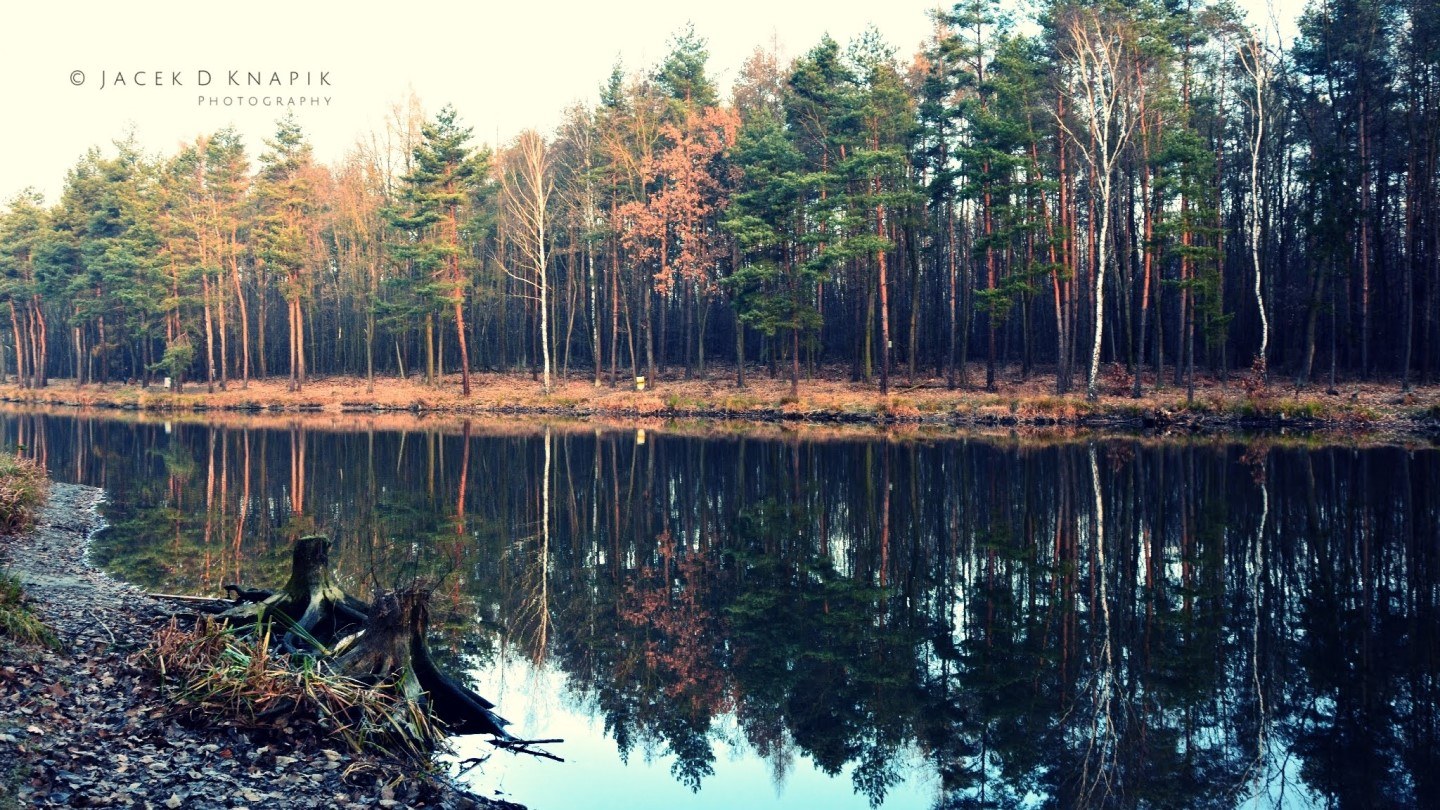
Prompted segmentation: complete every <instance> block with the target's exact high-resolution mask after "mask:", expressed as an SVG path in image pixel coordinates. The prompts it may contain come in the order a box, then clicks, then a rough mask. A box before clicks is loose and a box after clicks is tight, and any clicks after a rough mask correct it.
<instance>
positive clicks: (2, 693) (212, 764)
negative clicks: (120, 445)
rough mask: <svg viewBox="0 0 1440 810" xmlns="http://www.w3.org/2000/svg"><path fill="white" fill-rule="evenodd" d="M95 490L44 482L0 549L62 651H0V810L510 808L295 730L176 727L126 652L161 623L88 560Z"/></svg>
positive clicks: (132, 590)
mask: <svg viewBox="0 0 1440 810" xmlns="http://www.w3.org/2000/svg"><path fill="white" fill-rule="evenodd" d="M103 498H104V493H103V491H102V490H99V489H96V488H94V487H87V486H80V485H76V484H58V483H52V484H51V488H50V495H49V498H48V499H47V501H46V504H45V506H44V507H43V509H42V510H41V513H40V520H39V522H38V523H37V525H36V527H35V528H34V529H33V530H31V531H29V532H25V533H21V534H17V535H11V536H8V537H3V538H0V564H3V567H4V568H6V569H7V570H8V571H9V573H11V574H12V575H14V576H16V577H17V578H18V579H19V580H20V581H21V582H22V583H23V585H24V587H25V590H26V593H27V595H28V598H29V600H30V603H31V607H32V609H33V610H34V611H35V613H36V614H38V615H39V616H40V617H41V619H42V620H44V621H45V623H46V624H47V625H48V626H49V627H50V628H51V629H53V630H54V632H55V635H56V636H57V638H58V639H59V648H58V650H44V649H35V648H22V647H16V646H14V645H12V644H10V643H9V641H8V640H4V645H3V646H0V654H3V666H0V806H11V805H8V804H5V803H6V802H13V803H14V806H19V807H65V806H127V807H128V806H153V807H182V806H183V807H187V808H191V807H204V808H209V807H214V808H235V807H277V808H313V807H347V808H348V807H356V808H359V807H375V806H380V807H405V806H411V805H423V806H435V807H445V808H455V809H456V810H460V809H461V808H477V807H493V808H518V807H519V806H518V805H514V804H508V803H496V802H492V801H490V800H487V799H484V798H481V797H479V796H475V795H472V794H468V793H464V792H462V791H460V790H459V789H457V788H456V787H455V786H454V785H452V784H450V783H449V781H448V779H446V778H444V777H443V776H442V777H429V776H423V775H420V776H416V775H409V774H405V773H403V772H402V771H400V770H399V769H398V768H397V767H396V766H395V764H393V763H389V762H386V761H382V760H378V759H376V758H374V757H369V756H366V755H357V754H352V753H351V752H349V751H346V750H344V746H343V745H342V744H340V743H339V741H337V740H330V739H318V740H317V739H314V738H312V737H308V736H307V735H306V733H305V731H304V730H303V729H301V730H300V731H299V733H293V732H292V730H291V729H289V728H287V729H283V730H273V731H272V730H268V729H267V730H261V731H252V730H245V729H242V728H239V727H237V726H236V725H234V724H232V723H231V722H229V721H228V720H225V719H223V718H216V719H215V722H213V723H211V724H207V725H205V726H202V727H198V728H197V727H192V726H190V725H187V724H184V723H181V722H177V718H176V717H175V715H174V714H173V713H172V712H170V711H169V705H168V703H169V702H168V700H167V699H166V697H165V695H163V694H162V693H161V691H160V689H159V688H158V686H157V685H156V684H155V682H154V680H155V679H154V676H153V675H152V674H151V673H148V672H145V671H143V670H142V669H140V668H139V667H137V666H136V665H135V664H134V662H133V660H132V655H133V653H135V652H136V651H138V650H140V649H142V648H143V647H144V646H145V645H146V644H147V643H148V642H149V640H150V638H151V637H152V635H153V634H154V632H155V631H156V630H157V629H159V628H161V627H163V626H164V625H165V624H166V623H167V622H168V621H169V611H168V610H166V609H165V608H164V607H163V606H162V605H161V603H160V602H158V601H157V600H155V599H154V598H152V597H150V596H148V595H146V594H145V593H144V592H143V591H141V590H139V589H138V588H136V587H134V586H132V585H128V584H126V583H123V582H120V581H118V580H115V579H113V578H112V577H110V576H109V575H108V574H106V573H105V572H104V571H101V570H99V569H97V568H95V567H94V566H92V565H91V564H90V562H89V559H88V557H89V544H90V540H91V537H92V536H93V534H94V533H95V532H96V531H98V530H99V529H100V528H102V527H103V523H104V519H103V518H102V517H101V515H100V513H99V509H98V507H99V504H100V503H101V502H102V500H103Z"/></svg>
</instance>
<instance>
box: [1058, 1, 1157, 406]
mask: <svg viewBox="0 0 1440 810" xmlns="http://www.w3.org/2000/svg"><path fill="white" fill-rule="evenodd" d="M1060 31H1061V37H1060V42H1059V43H1058V49H1059V56H1060V60H1061V63H1062V65H1063V66H1064V76H1063V81H1064V87H1063V90H1062V93H1063V95H1064V96H1065V98H1066V99H1067V100H1068V101H1069V102H1070V105H1069V106H1070V109H1071V110H1072V112H1073V115H1074V117H1075V121H1073V122H1072V121H1070V120H1068V118H1067V117H1065V116H1060V115H1059V114H1058V112H1057V116H1056V118H1057V121H1058V122H1059V124H1060V126H1061V127H1062V128H1064V129H1065V130H1066V131H1067V133H1068V134H1069V135H1071V136H1072V137H1073V143H1074V144H1075V147H1076V148H1077V149H1078V150H1079V152H1080V155H1081V157H1082V158H1083V159H1084V161H1085V162H1086V163H1087V164H1088V165H1089V166H1090V168H1091V169H1092V170H1093V171H1094V176H1095V189H1093V193H1095V194H1096V195H1097V196H1098V198H1099V199H1098V200H1097V203H1098V204H1097V205H1096V215H1097V216H1098V217H1099V220H1100V222H1099V230H1100V239H1099V248H1098V250H1099V256H1098V258H1097V261H1096V265H1095V337H1094V341H1093V343H1092V344H1091V348H1090V375H1089V379H1088V381H1087V382H1086V386H1085V398H1086V399H1089V400H1092V401H1093V400H1096V399H1098V398H1099V396H1100V346H1101V340H1102V338H1103V337H1104V331H1105V279H1106V276H1107V271H1108V269H1109V267H1110V263H1111V253H1112V252H1113V246H1112V245H1111V239H1110V219H1111V215H1112V214H1111V208H1112V203H1113V197H1114V182H1115V172H1116V169H1117V167H1118V165H1119V163H1120V160H1121V159H1122V157H1123V155H1124V153H1125V146H1126V144H1127V143H1128V142H1129V140H1130V136H1131V135H1132V134H1133V133H1134V131H1135V127H1136V125H1137V124H1138V123H1139V116H1138V115H1137V113H1136V109H1135V107H1136V95H1137V86H1136V83H1137V81H1138V79H1137V75H1138V72H1137V71H1136V70H1135V69H1134V67H1133V65H1134V64H1135V60H1137V59H1138V58H1140V57H1139V49H1138V47H1137V46H1138V43H1137V41H1136V40H1137V31H1136V27H1135V25H1134V24H1133V22H1132V21H1131V20H1130V19H1129V18H1128V17H1127V16H1126V15H1125V14H1124V13H1123V12H1122V11H1121V10H1119V9H1115V8H1105V7H1101V8H1089V7H1087V8H1070V9H1067V10H1066V11H1065V16H1064V18H1063V20H1062V21H1061V26H1060ZM1072 123H1074V124H1076V125H1077V126H1078V128H1079V129H1080V132H1079V133H1078V134H1077V133H1076V132H1075V131H1073V130H1072V128H1071V125H1072Z"/></svg>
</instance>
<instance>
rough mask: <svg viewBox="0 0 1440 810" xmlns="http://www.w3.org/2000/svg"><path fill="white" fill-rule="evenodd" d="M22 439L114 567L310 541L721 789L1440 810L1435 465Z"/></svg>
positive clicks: (52, 435) (202, 565) (795, 447)
mask: <svg viewBox="0 0 1440 810" xmlns="http://www.w3.org/2000/svg"><path fill="white" fill-rule="evenodd" d="M0 420H3V431H4V436H5V439H6V440H7V442H8V443H9V444H11V445H16V444H20V445H23V446H24V447H25V448H27V450H26V452H29V453H32V454H35V455H37V456H43V457H44V458H45V459H46V460H47V461H48V463H49V465H50V469H51V471H52V473H53V474H54V475H55V476H56V477H57V478H60V479H62V480H76V481H81V482H84V483H91V484H95V485H98V486H104V487H106V488H107V489H108V490H109V491H110V493H111V494H110V503H109V505H108V506H107V512H108V517H109V520H110V522H111V524H112V528H111V529H110V530H109V531H107V532H106V533H105V534H104V535H102V536H101V537H100V538H99V539H98V541H97V543H96V546H95V550H94V554H95V557H96V559H97V561H99V562H100V563H102V564H103V565H105V566H106V567H107V568H109V570H111V571H113V572H115V573H116V574H117V575H119V576H122V577H125V578H127V579H129V580H131V581H134V582H136V583H138V584H140V585H142V586H144V587H147V588H151V589H156V590H166V591H184V592H196V593H216V592H218V590H219V586H220V584H221V583H222V582H228V581H233V580H235V579H237V578H238V579H243V580H246V581H250V582H267V581H274V580H275V579H276V577H277V576H279V573H278V572H279V571H280V570H282V569H283V565H284V560H285V555H286V554H287V550H288V543H289V541H290V538H291V536H293V535H294V533H295V532H296V531H297V530H299V529H300V528H302V527H304V528H308V527H309V526H310V525H312V524H313V525H314V526H315V527H316V528H318V529H319V530H321V531H324V532H328V533H330V534H332V535H333V536H334V537H335V538H336V541H337V542H336V548H335V553H334V554H333V555H332V556H333V559H334V560H335V561H336V563H337V565H338V567H339V569H340V571H341V573H342V575H343V576H344V578H345V579H346V580H347V581H348V584H349V585H350V586H351V587H352V588H355V589H356V590H363V589H364V587H365V586H366V584H367V583H374V582H379V583H382V584H386V583H393V582H399V581H403V580H405V579H406V578H414V577H427V578H432V579H441V578H443V585H442V587H441V588H440V589H439V590H438V591H437V597H438V598H440V599H441V600H442V601H443V602H444V604H443V605H441V606H438V607H439V609H437V611H436V614H437V617H444V618H445V621H443V622H437V625H438V626H437V629H436V632H437V633H439V634H441V635H442V636H443V641H445V642H447V643H444V644H440V645H437V646H439V647H441V648H443V649H446V650H448V652H447V657H448V659H449V660H448V661H447V662H445V663H446V665H447V666H451V667H464V666H473V665H475V664H477V663H483V662H485V661H488V660H490V659H491V658H492V657H493V656H495V655H496V654H497V651H499V650H501V649H513V650H516V651H517V652H520V653H523V654H524V655H525V656H527V657H528V658H530V659H532V660H533V661H535V662H537V664H538V663H541V662H543V663H545V664H546V665H548V666H554V667H557V668H559V670H560V671H563V673H564V674H565V682H566V684H567V685H566V689H567V690H568V692H569V693H570V694H569V697H568V698H567V700H568V701H569V702H572V703H575V704H580V705H586V706H589V707H592V708H593V710H594V711H595V712H596V714H597V716H599V717H603V719H604V729H605V734H606V735H607V736H608V737H609V738H610V739H611V740H613V744H614V745H615V746H616V747H617V748H618V750H619V751H620V752H621V753H622V755H629V754H630V753H631V752H632V751H643V752H657V751H658V752H663V753H666V754H668V755H670V756H672V757H673V758H672V759H671V763H672V773H673V775H674V777H675V778H676V779H677V780H679V781H680V782H682V783H683V784H685V785H687V786H689V787H691V788H692V789H696V790H703V789H704V786H705V784H706V783H707V780H709V779H714V778H720V777H718V776H713V774H714V772H715V766H716V745H717V742H718V741H721V740H724V741H727V742H732V743H736V742H738V743H740V744H741V748H743V749H744V750H745V752H746V754H745V755H746V756H753V757H756V758H760V759H763V760H764V761H765V762H766V763H767V764H768V767H769V769H770V771H771V773H772V774H774V775H775V778H776V779H777V780H782V781H783V780H784V779H785V777H786V774H789V773H791V772H793V770H794V769H795V768H797V767H811V766H813V767H815V768H817V769H818V770H820V771H822V772H824V773H827V774H832V775H848V778H849V779H850V781H851V782H852V783H853V787H854V790H855V792H856V794H857V795H858V796H859V797H861V802H862V803H864V802H869V803H871V804H880V803H881V802H882V801H883V800H884V798H885V797H886V795H887V794H888V793H889V792H890V791H892V789H894V788H895V786H896V785H898V784H900V783H902V782H904V781H905V780H908V779H916V778H921V779H925V778H928V779H932V780H934V781H935V782H936V783H937V784H938V785H939V790H938V796H937V797H936V799H935V806H937V807H944V808H960V807H1013V806H1022V805H1023V806H1031V805H1035V804H1046V805H1053V806H1059V807H1077V806H1121V807H1128V806H1141V805H1146V806H1200V807H1234V806H1237V805H1240V804H1245V803H1247V802H1250V801H1254V802H1256V803H1258V804H1262V805H1271V804H1279V805H1284V804H1289V803H1292V802H1294V803H1302V804H1303V803H1310V802H1318V803H1329V804H1335V805H1339V806H1365V807H1375V806H1397V807H1407V806H1435V805H1437V804H1440V791H1437V786H1436V778H1437V777H1436V774H1437V773H1440V768H1437V765H1440V762H1437V755H1436V753H1435V751H1436V750H1437V748H1436V745H1435V743H1436V731H1437V723H1436V711H1435V708H1434V707H1435V705H1436V698H1437V689H1436V676H1437V672H1440V666H1437V664H1440V661H1437V650H1440V647H1437V643H1436V642H1437V638H1436V635H1437V628H1440V622H1437V619H1440V615H1437V604H1440V587H1437V586H1440V581H1437V570H1436V565H1437V555H1440V498H1437V493H1440V452H1437V451H1436V450H1435V449H1432V448H1403V447H1375V448H1369V449H1358V448H1351V447H1310V446H1306V445H1304V444H1302V443H1281V442H1279V441H1278V440H1265V441H1256V442H1251V443H1249V444H1242V443H1239V442H1236V441H1231V440H1218V439H1217V440H1202V441H1160V440H1153V439H1133V438H1103V437H1090V438H1085V439H1079V440H1059V439H1057V440H1016V439H991V438H984V439H981V438H955V439H925V440H921V439H914V440H906V441H895V440H887V439H884V438H876V439H873V440H872V439H842V440H829V441H823V440H813V441H805V440H799V439H794V438H789V439H785V438H773V439H772V438H755V437H746V436H736V435H723V436H716V437H694V436H681V435H667V434H665V433H663V432H662V433H658V434H657V433H655V432H651V433H650V435H649V438H648V440H647V441H645V442H644V443H643V444H641V443H639V442H637V441H636V440H635V437H634V434H632V433H630V432H624V431H608V430H595V429H592V428H583V427H579V428H577V427H566V426H559V425H556V426H534V427H526V426H522V427H511V428H508V429H497V428H495V427H493V426H485V427H481V428H479V429H476V430H474V431H472V430H471V429H470V427H469V426H468V425H467V426H466V427H465V428H464V429H463V430H462V431H460V432H459V433H458V434H457V433H450V432H446V431H441V430H438V429H430V430H422V429H420V428H421V427H423V423H420V424H419V425H418V426H417V429H415V430H411V431H409V432H404V431H391V432H365V431H354V432H319V431H315V430H308V429H305V428H303V427H300V426H295V427H292V428H290V429H287V430H271V429H265V428H258V427H255V428H252V427H247V426H243V425H241V426H225V425H174V426H171V427H170V429H168V430H167V429H166V428H165V427H164V426H161V425H152V424H138V423H126V422H120V421H101V420H96V419H88V418H71V417H57V416H43V415H37V414H19V413H5V414H3V415H0ZM301 516H304V517H303V518H302V517H301ZM730 735H738V736H739V737H740V738H741V739H740V740H732V739H730ZM907 754H917V755H918V757H919V758H920V759H921V760H923V762H925V763H926V769H927V771H928V772H929V776H928V777H927V776H926V775H925V774H920V775H917V774H914V773H911V772H910V768H909V766H908V765H906V763H907V762H908V761H909V758H908V757H907ZM802 760H803V761H804V762H806V763H808V764H801V762H802Z"/></svg>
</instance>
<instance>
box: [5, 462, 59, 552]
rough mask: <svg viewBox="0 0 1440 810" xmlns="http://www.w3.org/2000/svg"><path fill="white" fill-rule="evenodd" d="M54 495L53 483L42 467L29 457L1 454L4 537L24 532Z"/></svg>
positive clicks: (33, 523) (32, 524)
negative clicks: (51, 495)
mask: <svg viewBox="0 0 1440 810" xmlns="http://www.w3.org/2000/svg"><path fill="white" fill-rule="evenodd" d="M49 492H50V481H49V479H48V478H46V477H45V471H44V470H43V469H41V468H40V465H39V464H37V463H35V462H34V461H31V460H30V459H28V458H23V457H21V456H14V455H8V454H0V534H15V533H16V532H23V531H26V530H28V529H30V528H31V527H33V526H34V525H35V519H36V516H37V515H38V514H39V511H40V507H41V506H42V505H43V504H44V503H45V498H46V496H47V495H48V494H49Z"/></svg>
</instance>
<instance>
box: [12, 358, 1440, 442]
mask: <svg viewBox="0 0 1440 810" xmlns="http://www.w3.org/2000/svg"><path fill="white" fill-rule="evenodd" d="M452 376H455V377H456V379H455V380H453V381H452V380H451V379H448V378H445V379H442V380H441V382H440V383H439V384H438V385H433V386H432V385H426V384H424V383H422V382H418V381H415V380H408V379H406V380H402V379H396V378H376V380H375V390H374V391H373V392H372V391H369V390H367V386H366V382H365V380H364V379H363V378H352V377H327V378H316V379H313V380H311V381H309V382H308V383H307V384H306V385H305V386H304V387H303V388H302V390H300V391H288V390H286V384H285V383H286V381H285V380H284V379H276V378H269V379H264V380H252V381H250V384H249V386H248V387H242V386H241V385H240V384H237V383H235V382H233V381H232V382H231V383H230V385H228V386H227V387H226V388H225V390H220V389H219V388H217V389H216V390H215V391H213V392H206V391H205V390H204V388H203V384H201V385H196V384H194V383H191V384H189V385H188V386H187V389H186V390H185V392H183V393H171V392H167V391H164V390H162V389H159V388H157V387H155V386H152V387H150V388H148V389H146V388H142V387H140V386H137V385H114V384H111V385H106V386H101V385H97V384H90V385H86V386H76V385H75V384H74V382H73V381H70V380H52V381H51V383H50V385H49V386H47V387H45V388H20V387H18V386H17V385H15V384H13V383H7V384H3V385H0V402H5V403H11V404H18V405H39V406H52V407H71V408H96V409H104V410H117V411H138V412H144V413H157V414H183V413H193V414H206V413H238V414H265V413H268V414H329V415H332V416H333V415H341V414H344V415H356V416H359V415H386V414H412V415H443V416H458V417H469V416H478V417H485V416H490V417H510V416H543V417H559V418H566V419H580V420H590V419H600V420H604V419H609V420H656V419H660V420H692V421H701V422H707V421H713V422H720V421H724V422H752V423H769V424H802V425H803V424H808V425H858V426H865V425H870V426H878V427H888V426H934V427H951V428H1042V429H1043V428H1056V427H1070V428H1088V429H1132V430H1133V429H1141V430H1178V431H1190V432H1226V431H1273V430H1302V431H1303V430H1312V431H1313V430H1340V431H1345V432H1361V433H1363V432H1394V433H1404V434H1440V386H1435V385H1432V386H1425V387H1421V388H1417V389H1416V390H1415V391H1413V392H1410V393H1406V394H1402V393H1401V392H1400V391H1399V390H1398V386H1395V385H1392V384H1388V383H1375V382H1368V383H1367V382H1348V383H1346V384H1345V385H1343V386H1341V387H1340V389H1339V391H1338V393H1336V394H1325V393H1323V392H1322V391H1320V390H1318V389H1314V388H1312V389H1311V390H1307V391H1304V392H1296V391H1295V390H1294V389H1293V387H1288V388H1287V387H1284V386H1280V385H1272V386H1270V387H1269V388H1267V389H1262V390H1259V391H1256V392H1253V393H1251V392H1247V391H1246V390H1245V389H1244V388H1242V387H1241V386H1240V385H1239V379H1238V378H1237V379H1235V380H1232V381H1230V382H1229V383H1228V384H1225V383H1221V382H1219V381H1215V380H1208V379H1207V380H1205V381H1204V385H1203V386H1199V387H1197V391H1196V396H1195V399H1194V401H1193V402H1187V400H1186V397H1185V395H1184V391H1183V389H1173V388H1167V389H1163V390H1161V391H1159V392H1156V391H1151V392H1150V393H1148V394H1147V395H1145V396H1144V397H1142V398H1140V399H1133V398H1131V397H1130V396H1129V395H1128V393H1123V394H1110V395H1106V396H1102V397H1101V398H1100V399H1099V400H1098V401H1097V402H1088V401H1086V400H1085V398H1084V396H1083V394H1070V395H1067V396H1063V397H1061V396H1056V395H1054V394H1053V393H1049V392H1048V391H1047V390H1046V386H1047V385H1048V384H1049V383H1048V381H1045V380H1043V379H1041V378H1032V379H1031V380H1029V381H1024V382H1022V383H1016V384H1011V385H1007V386H1006V387H1005V388H1003V389H1002V390H1001V391H999V392H995V393H991V392H985V391H981V390H974V389H960V390H957V391H951V390H948V389H946V387H945V385H944V382H943V381H940V380H928V381H922V382H921V383H920V384H918V385H915V386H910V387H905V388H901V387H897V388H896V389H895V391H893V392H892V393H891V394H888V395H882V394H880V393H879V391H878V390H876V389H874V387H873V386H867V385H864V384H859V383H849V382H840V381H835V380H823V381H817V382H814V383H811V384H808V385H805V386H802V387H801V391H800V396H799V397H798V398H792V397H790V396H789V385H788V383H787V382H785V381H784V380H775V379H770V378H768V377H764V376H760V377H759V378H757V379H755V380H753V381H752V382H751V383H750V384H748V385H747V387H746V388H744V389H737V388H735V387H734V386H733V380H723V379H718V378H716V377H715V376H714V375H712V377H711V378H710V379H706V380H690V381H684V380H676V381H664V382H662V383H661V384H660V387H659V388H658V389H655V388H651V389H649V390H646V391H634V390H627V389H623V388H610V387H608V386H605V385H602V386H600V387H595V386H594V385H593V384H592V383H591V382H590V381H577V380H574V379H571V380H561V381H559V382H558V383H557V385H556V389H555V391H554V392H552V393H551V394H549V395H546V394H543V393H541V391H540V386H539V384H538V383H535V382H533V381H531V380H530V379H529V375H528V374H523V373H520V374H495V373H476V374H475V375H474V378H475V381H476V385H475V390H474V393H473V395H472V396H471V397H470V398H468V399H467V398H463V397H461V396H460V394H459V386H458V375H452ZM1112 388H1113V386H1112Z"/></svg>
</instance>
